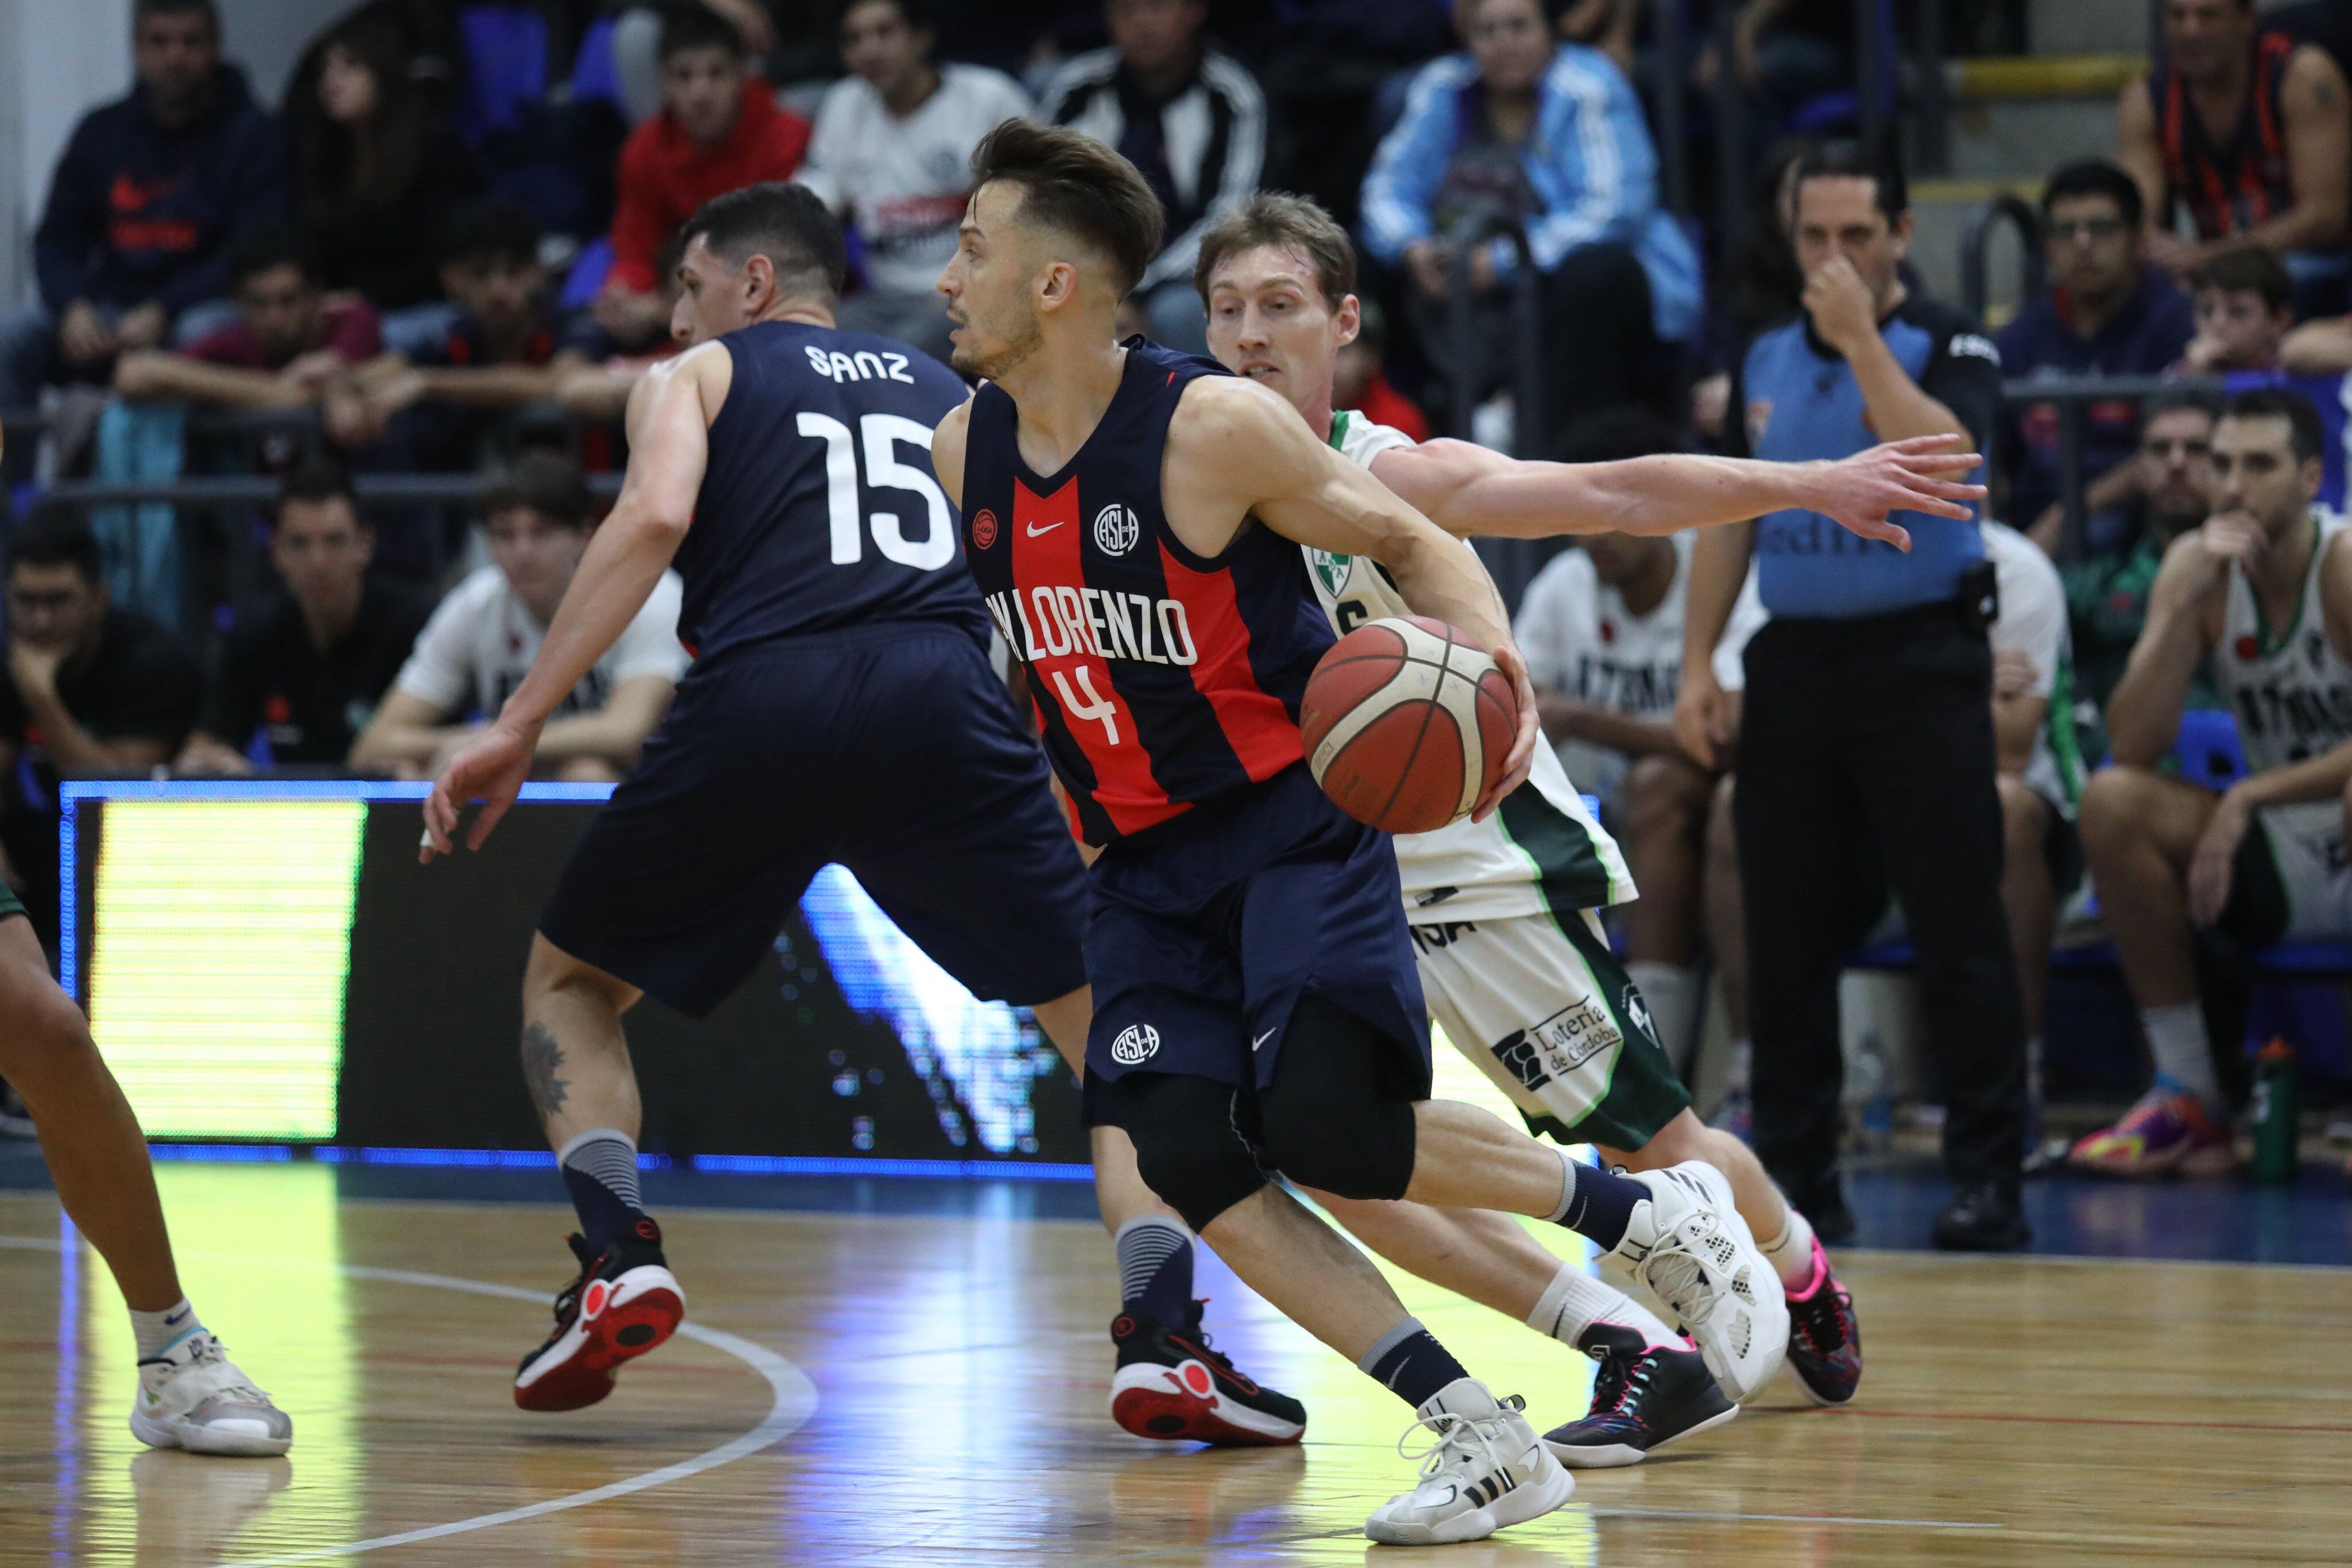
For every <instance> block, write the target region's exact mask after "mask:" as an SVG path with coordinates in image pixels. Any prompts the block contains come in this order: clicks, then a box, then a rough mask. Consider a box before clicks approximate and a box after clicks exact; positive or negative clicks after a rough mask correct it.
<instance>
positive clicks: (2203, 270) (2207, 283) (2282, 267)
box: [2189, 245, 2294, 311]
mask: <svg viewBox="0 0 2352 1568" xmlns="http://www.w3.org/2000/svg"><path fill="white" fill-rule="evenodd" d="M2200 288H2219V289H2221V290H2223V291H2225V292H2227V293H2231V294H2237V293H2247V294H2259V295H2261V296H2262V297H2263V304H2264V305H2265V306H2267V307H2268V308H2270V309H2272V310H2273V311H2278V310H2284V309H2285V308H2287V307H2288V306H2289V305H2291V304H2292V303H2293V302H2294V278H2293V277H2290V276H2288V274H2287V270H2286V263H2284V262H2283V261H2281V260H2280V259H2279V258H2278V253H2277V252H2275V251H2271V250H2265V249H2263V247H2262V246H2254V245H2249V246H2240V247H2239V248H2238V249H2236V250H2225V251H2223V252H2222V253H2221V255H2219V256H2215V257H2213V259H2212V260H2210V261H2208V262H2206V263H2204V264H2203V265H2202V266H2200V267H2198V268H2197V270H2196V271H2194V272H2192V273H2190V274H2189V291H2190V292H2191V293H2194V292H2195V291H2197V290H2198V289H2200Z"/></svg>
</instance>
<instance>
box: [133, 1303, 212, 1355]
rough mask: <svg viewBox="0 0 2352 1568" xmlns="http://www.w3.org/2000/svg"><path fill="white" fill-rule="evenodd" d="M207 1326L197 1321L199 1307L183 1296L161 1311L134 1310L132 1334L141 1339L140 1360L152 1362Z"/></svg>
mask: <svg viewBox="0 0 2352 1568" xmlns="http://www.w3.org/2000/svg"><path fill="white" fill-rule="evenodd" d="M204 1326H205V1325H204V1324H203V1323H201V1322H197V1321H196V1309H195V1308H194V1307H192V1306H190V1305H188V1298H187V1297H185V1296H182V1297H181V1298H180V1299H179V1300H178V1301H174V1302H173V1303H172V1304H171V1305H170V1306H168V1307H165V1308H164V1309H163V1311H162V1312H132V1313H131V1338H133V1339H135V1340H137V1341H138V1342H139V1359H140V1360H142V1361H152V1360H154V1359H155V1358H156V1357H157V1356H159V1355H161V1354H163V1353H164V1352H165V1351H167V1350H169V1349H171V1348H172V1347H173V1345H175V1344H177V1343H180V1342H181V1341H182V1340H184V1339H185V1338H187V1337H188V1336H189V1335H190V1334H192V1333H195V1332H197V1331H198V1330H199V1329H201V1328H203V1327H204Z"/></svg>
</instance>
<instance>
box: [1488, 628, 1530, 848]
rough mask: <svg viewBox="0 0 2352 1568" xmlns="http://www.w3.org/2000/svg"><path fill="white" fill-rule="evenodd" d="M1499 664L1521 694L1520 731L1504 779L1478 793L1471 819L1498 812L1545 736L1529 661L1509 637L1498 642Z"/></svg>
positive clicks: (1522, 779) (1523, 780)
mask: <svg viewBox="0 0 2352 1568" xmlns="http://www.w3.org/2000/svg"><path fill="white" fill-rule="evenodd" d="M1494 660H1495V666H1496V668H1497V669H1499V670H1501V671H1502V672H1503V674H1507V675H1508V676H1510V677H1511V685H1513V686H1515V687H1517V689H1518V694H1519V733H1518V737H1517V739H1515V740H1513V741H1512V742H1511V754H1510V756H1508V757H1507V758H1504V761H1503V777H1502V780H1501V781H1500V782H1499V783H1497V784H1496V786H1495V787H1494V788H1493V789H1489V790H1487V791H1486V793H1485V794H1484V795H1481V796H1480V797H1478V803H1477V804H1476V805H1475V806H1473V807H1471V808H1470V820H1471V821H1474V822H1483V821H1486V819H1487V818H1489V817H1491V816H1493V815H1494V814H1495V808H1496V806H1499V805H1501V804H1502V802H1503V797H1504V796H1506V795H1507V794H1509V793H1510V792H1511V791H1512V790H1514V789H1517V788H1518V787H1519V786H1520V785H1522V784H1524V783H1526V782H1527V779H1528V768H1532V767H1534V766H1535V760H1536V747H1537V745H1538V743H1539V742H1540V741H1541V740H1542V739H1543V723H1542V720H1541V719H1540V717H1539V716H1538V713H1537V707H1536V684H1535V682H1533V681H1532V680H1530V679H1528V662H1527V661H1526V660H1525V659H1523V658H1521V657H1520V656H1519V649H1518V644H1517V643H1514V642H1512V641H1511V640H1510V639H1509V638H1507V637H1506V638H1504V639H1503V640H1502V641H1501V642H1499V643H1496V645H1495V652H1494Z"/></svg>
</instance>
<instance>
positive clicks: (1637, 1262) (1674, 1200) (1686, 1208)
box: [1614, 1160, 1789, 1400]
mask: <svg viewBox="0 0 2352 1568" xmlns="http://www.w3.org/2000/svg"><path fill="white" fill-rule="evenodd" d="M1624 1174H1625V1175H1627V1176H1630V1177H1631V1178H1632V1179H1633V1180H1634V1181H1637V1182H1640V1183H1641V1184H1642V1185H1643V1186H1645V1187H1648V1188H1649V1189H1650V1201H1649V1202H1647V1203H1641V1204H1636V1205H1634V1206H1633V1222H1632V1223H1631V1224H1629V1225H1628V1226H1627V1227H1626V1228H1625V1236H1624V1239H1622V1240H1621V1241H1620V1242H1618V1244H1617V1247H1616V1250H1615V1254H1614V1255H1615V1256H1616V1257H1618V1258H1619V1259H1622V1260H1623V1261H1624V1263H1625V1264H1626V1266H1627V1267H1628V1268H1629V1269H1631V1270H1632V1271H1633V1276H1634V1278H1636V1279H1638V1280H1640V1281H1642V1283H1643V1284H1644V1285H1647V1286H1648V1287H1649V1288H1650V1291H1651V1292H1652V1293H1653V1294H1654V1295H1655V1296H1656V1297H1657V1298H1658V1300H1660V1301H1664V1303H1665V1304H1666V1306H1667V1308H1668V1309H1669V1310H1670V1311H1671V1312H1673V1313H1674V1314H1675V1316H1676V1317H1678V1318H1680V1319H1681V1320H1682V1322H1681V1324H1680V1326H1681V1328H1682V1331H1683V1332H1684V1333H1686V1334H1688V1335H1690V1337H1691V1339H1692V1341H1693V1342H1694V1343H1696V1344H1697V1346H1698V1349H1699V1354H1701V1355H1703V1356H1705V1357H1706V1369H1707V1370H1708V1371H1709V1372H1712V1373H1713V1374H1715V1381H1716V1385H1717V1387H1719V1388H1721V1389H1722V1390H1723V1392H1724V1393H1725V1394H1726V1395H1727V1396H1729V1397H1731V1398H1733V1399H1738V1400H1745V1399H1748V1398H1749V1397H1750V1396H1753V1395H1755V1394H1756V1393H1757V1392H1759V1390H1760V1389H1762V1388H1763V1386H1764V1385H1766V1384H1767V1383H1769V1382H1770V1381H1771V1380H1772V1375H1773V1374H1774V1373H1776V1372H1778V1371H1779V1370H1780V1358H1781V1356H1782V1355H1783V1354H1785V1353H1786V1352H1787V1350H1788V1348H1789V1303H1788V1301H1787V1300H1786V1299H1785V1298H1784V1297H1783V1295H1782V1293H1781V1291H1780V1276H1779V1275H1777V1274H1775V1273H1774V1272H1773V1271H1772V1265H1771V1264H1770V1263H1769V1262H1768V1261H1767V1260H1765V1257H1764V1254H1763V1253H1762V1252H1760V1251H1759V1250H1758V1249H1757V1247H1756V1239H1755V1237H1753V1236H1751V1235H1750V1234H1748V1222H1747V1221H1746V1220H1744V1219H1742V1218H1739V1209H1738V1206H1737V1205H1736V1204H1735V1203H1734V1202H1733V1201H1732V1196H1731V1183H1730V1182H1729V1181H1727V1180H1726V1179H1725V1177H1724V1175H1723V1173H1722V1172H1721V1171H1718V1170H1717V1169H1716V1168H1715V1167H1714V1166H1711V1165H1708V1164H1706V1162H1705V1161H1703V1160H1685V1161H1684V1162H1683V1163H1682V1164H1681V1165H1678V1166H1667V1167H1666V1168H1665V1169H1664V1170H1657V1171H1628V1172H1626V1173H1624Z"/></svg>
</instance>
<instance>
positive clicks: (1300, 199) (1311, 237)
mask: <svg viewBox="0 0 2352 1568" xmlns="http://www.w3.org/2000/svg"><path fill="white" fill-rule="evenodd" d="M1258 246H1275V247H1276V248H1277V249H1282V250H1296V251H1297V252H1298V253H1299V254H1300V255H1302V256H1305V257H1306V258H1307V266H1309V267H1312V268H1314V271H1315V286H1316V287H1318V288H1320V289H1321V290H1322V291H1323V299H1324V302H1325V303H1326V304H1328V305H1330V306H1332V307H1333V308H1337V307H1338V305H1339V301H1340V300H1342V299H1345V298H1347V297H1348V296H1349V295H1350V294H1353V293H1354V292H1355V291H1356V247H1355V246H1354V244H1353V243H1351V242H1350V241H1349V238H1348V231H1347V230H1346V229H1343V228H1341V227H1340V226H1339V220H1337V219H1336V218H1334V217H1332V215H1331V214H1328V213H1327V212H1325V211H1324V210H1323V209H1322V208H1321V207H1320V206H1318V205H1317V204H1315V203H1314V202H1312V201H1310V200H1308V199H1307V197H1305V196H1294V195H1292V194H1290V193H1288V192H1287V191H1260V192H1258V193H1256V194H1255V195H1253V196H1251V197H1250V198H1249V200H1247V201H1245V202H1244V203H1243V204H1241V205H1240V206H1238V207H1235V208H1234V210H1233V211H1231V212H1229V213H1227V214H1225V215H1224V216H1223V217H1221V218H1219V219H1218V220H1217V221H1216V222H1215V223H1213V224H1211V225H1209V226H1208V227H1207V228H1206V229H1205V230H1203V231H1202V235H1201V256H1200V259H1199V260H1198V261H1195V262H1194V263H1193V264H1192V287H1194V288H1196V289H1198V290H1199V291H1200V294H1201V298H1202V299H1203V300H1206V299H1207V298H1209V277H1210V276H1211V275H1212V274H1213V273H1214V272H1215V271H1216V270H1217V268H1218V267H1223V265H1224V264H1225V263H1226V262H1227V261H1230V260H1231V259H1233V258H1234V256H1239V255H1240V254H1241V253H1242V252H1244V251H1245V250H1255V249H1256V248H1257V247H1258Z"/></svg>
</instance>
